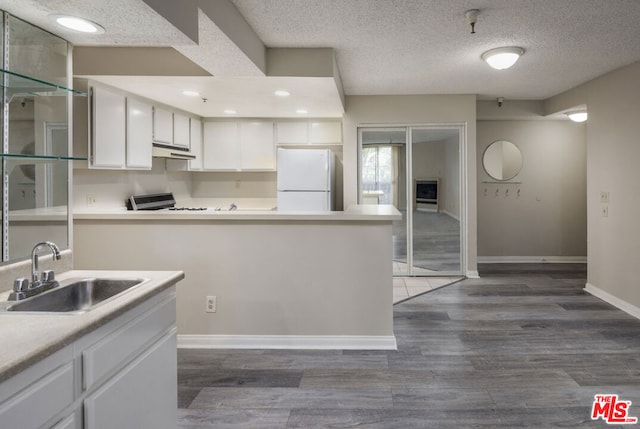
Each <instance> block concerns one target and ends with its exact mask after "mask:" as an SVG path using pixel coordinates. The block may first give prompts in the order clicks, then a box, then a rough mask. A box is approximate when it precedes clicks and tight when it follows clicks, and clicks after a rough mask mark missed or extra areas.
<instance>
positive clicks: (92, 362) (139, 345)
mask: <svg viewBox="0 0 640 429" xmlns="http://www.w3.org/2000/svg"><path fill="white" fill-rule="evenodd" d="M175 320H176V302H175V296H172V297H171V298H169V299H167V300H165V301H163V302H162V303H161V304H159V305H158V306H157V307H156V308H154V309H153V310H150V311H148V312H146V313H144V314H142V315H140V316H139V317H137V318H135V319H134V320H132V321H131V322H129V323H127V324H126V325H125V326H123V327H122V328H120V329H118V330H117V331H115V332H113V333H112V334H110V335H108V336H106V337H105V338H103V339H102V340H100V341H98V342H97V343H95V344H94V345H92V346H90V347H88V348H87V349H85V350H84V351H83V352H82V375H83V377H82V381H83V388H84V389H89V388H90V387H91V386H92V385H93V384H94V383H96V382H98V381H100V380H101V379H102V378H103V377H105V376H107V375H109V374H111V373H113V372H114V371H116V370H118V369H119V368H121V367H123V366H124V365H126V364H127V363H128V362H130V361H131V360H132V359H134V358H135V357H136V356H137V355H139V354H140V353H141V352H142V351H143V350H145V349H146V348H147V347H148V346H149V344H150V343H152V342H153V341H155V340H156V339H157V338H158V337H159V336H160V335H162V334H163V333H165V332H166V331H167V330H168V329H169V328H170V327H171V326H172V325H173V324H175Z"/></svg>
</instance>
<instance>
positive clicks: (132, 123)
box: [126, 98, 153, 170]
mask: <svg viewBox="0 0 640 429" xmlns="http://www.w3.org/2000/svg"><path fill="white" fill-rule="evenodd" d="M152 139H153V108H152V107H151V105H150V104H147V103H144V102H142V101H140V100H136V99H135V98H127V164H126V165H127V168H140V169H146V170H151V148H152Z"/></svg>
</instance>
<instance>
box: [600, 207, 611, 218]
mask: <svg viewBox="0 0 640 429" xmlns="http://www.w3.org/2000/svg"><path fill="white" fill-rule="evenodd" d="M601 214H602V217H609V205H608V204H603V205H602V211H601Z"/></svg>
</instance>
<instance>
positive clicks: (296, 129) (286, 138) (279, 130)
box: [276, 121, 309, 144]
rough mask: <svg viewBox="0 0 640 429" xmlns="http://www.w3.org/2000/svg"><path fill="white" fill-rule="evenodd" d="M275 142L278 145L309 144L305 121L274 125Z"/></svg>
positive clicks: (307, 127) (307, 128)
mask: <svg viewBox="0 0 640 429" xmlns="http://www.w3.org/2000/svg"><path fill="white" fill-rule="evenodd" d="M276 142H277V143H278V144H307V143H309V126H308V124H307V121H295V122H278V123H277V124H276Z"/></svg>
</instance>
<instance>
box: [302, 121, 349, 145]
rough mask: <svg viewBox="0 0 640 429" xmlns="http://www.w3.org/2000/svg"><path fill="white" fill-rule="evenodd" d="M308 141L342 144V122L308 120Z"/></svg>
mask: <svg viewBox="0 0 640 429" xmlns="http://www.w3.org/2000/svg"><path fill="white" fill-rule="evenodd" d="M309 143H311V144H342V122H339V121H311V122H309Z"/></svg>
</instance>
